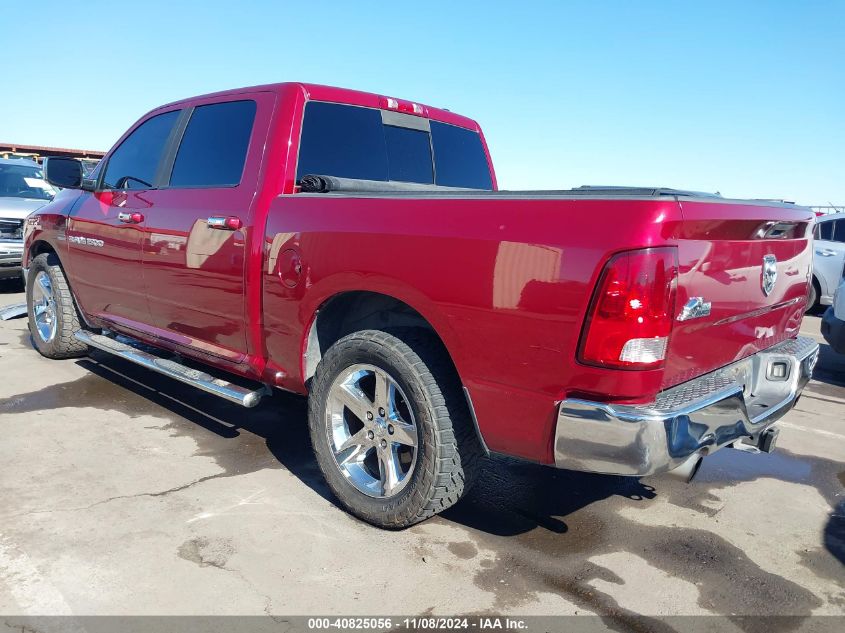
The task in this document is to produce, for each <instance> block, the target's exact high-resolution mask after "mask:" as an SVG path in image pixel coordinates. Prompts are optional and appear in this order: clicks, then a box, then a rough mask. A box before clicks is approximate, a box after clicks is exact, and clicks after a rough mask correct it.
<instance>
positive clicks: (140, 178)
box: [102, 110, 179, 189]
mask: <svg viewBox="0 0 845 633" xmlns="http://www.w3.org/2000/svg"><path fill="white" fill-rule="evenodd" d="M178 117H179V110H172V111H170V112H165V113H164V114H158V115H156V116H154V117H151V118H149V119H147V120H146V121H144V122H143V123H142V124H141V125H139V126H138V127H137V128H135V131H134V132H132V134H130V135H129V136H127V137H126V139H125V140H124V141H123V142H122V143H121V144H120V146H119V147H118V148H117V149H116V150H115V151H114V152H113V153H112V155H111V157H109V162H108V165H106V172H105V174H104V175H103V184H102V186H103V188H105V189H152V188H153V187H154V186H155V177H156V170H157V169H158V165H159V161H160V160H161V156H162V153H163V151H164V146H165V144H166V143H167V140H168V138H169V137H170V133H171V131H172V130H173V126H174V124H175V123H176V119H177V118H178Z"/></svg>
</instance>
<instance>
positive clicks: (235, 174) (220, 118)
mask: <svg viewBox="0 0 845 633" xmlns="http://www.w3.org/2000/svg"><path fill="white" fill-rule="evenodd" d="M255 110H256V104H255V101H227V102H225V103H213V104H209V105H203V106H198V107H196V108H195V109H194V111H193V113H192V114H191V119H190V121H189V122H188V127H187V128H186V129H185V134H184V136H183V137H182V143H181V144H180V145H179V152H178V153H177V154H176V162H175V163H174V164H173V172H172V173H171V175H170V186H171V187H233V186H235V185H238V184H239V183H240V181H241V175H242V173H243V170H244V163H245V162H246V153H247V149H248V148H249V139H250V136H252V124H253V121H254V120H255Z"/></svg>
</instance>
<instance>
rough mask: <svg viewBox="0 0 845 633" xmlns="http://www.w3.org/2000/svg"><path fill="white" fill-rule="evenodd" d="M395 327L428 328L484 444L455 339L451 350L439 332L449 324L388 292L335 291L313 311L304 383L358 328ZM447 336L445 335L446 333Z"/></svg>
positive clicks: (304, 358) (306, 342)
mask: <svg viewBox="0 0 845 633" xmlns="http://www.w3.org/2000/svg"><path fill="white" fill-rule="evenodd" d="M394 328H420V329H424V330H426V331H428V332H429V333H430V334H431V335H432V336H433V337H434V338H435V339H436V340H437V341H438V342H439V344H440V346H441V347H442V350H443V353H444V354H445V356H446V358H447V359H448V361H449V365H450V367H451V369H452V370H453V371H454V372H455V376H456V377H457V379H458V381H459V382H460V383H461V385H462V387H463V392H464V396H465V399H466V404H467V408H468V409H469V413H470V417H471V418H472V422H473V426H474V427H475V434H476V436H477V438H478V441H479V442H480V443H481V446H482V447H483V448H484V450H485V452H488V451H487V445H486V443H485V442H484V437H483V436H482V434H481V430H480V428H479V425H478V420H477V419H476V415H475V408H474V406H473V403H472V398H471V396H470V393H469V391H468V390H467V388H466V386H465V384H464V382H463V380H462V378H461V372H460V369H459V367H458V364H457V363H456V362H455V355H454V353H453V351H454V345H456V344H457V343H455V342H454V341H451V342H452V348H451V349H450V344H449V343H450V341H447V339H446V337H444V336H443V334H442V332H443V330H444V329H448V326H445V327H441V328H440V329H438V328H437V327H435V325H434V324H433V323H432V319H430V318H427V317H426V316H425V315H424V314H423V313H422V312H421V311H419V310H417V309H416V308H415V307H414V306H412V305H411V304H410V303H408V302H406V301H403V300H402V299H399V298H397V297H394V296H392V295H389V294H385V293H381V292H376V291H371V290H348V291H342V292H338V293H336V294H334V295H332V296H331V297H329V298H327V299H326V300H325V301H323V302H322V303H321V304H320V306H319V308H318V309H317V310H316V311H314V314H313V315H312V318H311V320H310V323H309V325H308V327H307V328H306V331H305V335H304V337H303V344H302V345H303V347H302V368H301V370H302V378H303V382H304V383H305V385H306V386H307V385H308V384H309V382H310V380H311V378H312V377H313V376H314V372H315V371H316V369H317V365H318V364H319V362H320V360H321V359H322V356H323V353H325V351H326V350H327V349H328V348H329V347H330V346H331V345H332V344H334V343H335V342H336V341H338V340H340V339H341V338H343V337H344V336H346V335H347V334H351V333H352V332H356V331H359V330H389V329H394ZM447 336H448V335H447Z"/></svg>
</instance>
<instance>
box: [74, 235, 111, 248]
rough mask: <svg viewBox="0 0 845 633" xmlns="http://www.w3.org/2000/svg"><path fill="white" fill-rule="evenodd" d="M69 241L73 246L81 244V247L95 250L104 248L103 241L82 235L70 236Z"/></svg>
mask: <svg viewBox="0 0 845 633" xmlns="http://www.w3.org/2000/svg"><path fill="white" fill-rule="evenodd" d="M67 241H68V242H70V243H71V244H79V245H80V246H93V247H94V248H103V244H104V242H103V240H98V239H95V238H93V237H84V236H82V235H68V236H67Z"/></svg>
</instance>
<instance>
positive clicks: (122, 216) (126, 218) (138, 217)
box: [117, 211, 144, 224]
mask: <svg viewBox="0 0 845 633" xmlns="http://www.w3.org/2000/svg"><path fill="white" fill-rule="evenodd" d="M117 219H118V220H120V221H121V222H123V223H124V224H140V223H141V222H143V221H144V214H143V213H138V212H137V211H131V212H129V211H121V212H120V213H118V214H117Z"/></svg>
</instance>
